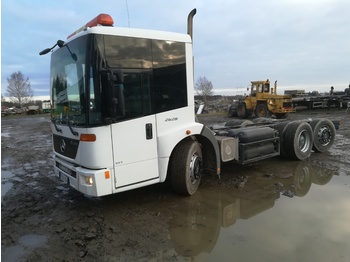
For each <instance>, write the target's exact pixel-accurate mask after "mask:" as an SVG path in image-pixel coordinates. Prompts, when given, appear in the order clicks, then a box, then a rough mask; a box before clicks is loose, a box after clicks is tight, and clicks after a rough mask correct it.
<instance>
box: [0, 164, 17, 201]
mask: <svg viewBox="0 0 350 262" xmlns="http://www.w3.org/2000/svg"><path fill="white" fill-rule="evenodd" d="M14 176H15V174H13V173H12V172H10V171H5V170H1V201H2V199H3V197H4V196H5V195H6V194H7V192H9V191H10V190H11V188H12V187H13V183H12V182H11V181H10V179H13V178H14Z"/></svg>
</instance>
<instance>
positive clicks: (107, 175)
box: [105, 170, 111, 179]
mask: <svg viewBox="0 0 350 262" xmlns="http://www.w3.org/2000/svg"><path fill="white" fill-rule="evenodd" d="M110 177H111V176H110V174H109V171H108V170H107V171H105V178H106V179H109V178H110Z"/></svg>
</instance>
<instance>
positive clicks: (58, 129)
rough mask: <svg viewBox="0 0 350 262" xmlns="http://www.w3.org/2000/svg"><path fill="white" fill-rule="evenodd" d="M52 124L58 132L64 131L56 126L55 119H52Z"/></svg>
mask: <svg viewBox="0 0 350 262" xmlns="http://www.w3.org/2000/svg"><path fill="white" fill-rule="evenodd" d="M52 123H53V125H54V126H55V129H56V131H57V132H60V133H62V129H61V128H59V127H58V126H57V125H56V120H55V119H52Z"/></svg>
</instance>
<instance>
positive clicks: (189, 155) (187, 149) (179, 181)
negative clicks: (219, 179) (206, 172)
mask: <svg viewBox="0 0 350 262" xmlns="http://www.w3.org/2000/svg"><path fill="white" fill-rule="evenodd" d="M169 171H170V176H171V183H172V186H173V189H174V191H175V192H177V193H179V194H181V195H187V196H191V195H193V194H194V193H195V192H196V191H197V189H198V187H199V184H200V181H201V175H202V149H201V147H200V145H199V143H198V142H196V141H193V140H185V141H182V142H181V143H180V144H179V145H177V146H176V147H175V149H174V151H173V153H172V156H171V159H170V166H169Z"/></svg>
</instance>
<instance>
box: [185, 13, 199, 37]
mask: <svg viewBox="0 0 350 262" xmlns="http://www.w3.org/2000/svg"><path fill="white" fill-rule="evenodd" d="M196 13H197V9H196V8H195V9H193V10H192V11H191V12H190V13H189V14H188V18H187V34H189V35H190V37H191V38H192V41H193V17H194V15H195V14H196Z"/></svg>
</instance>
